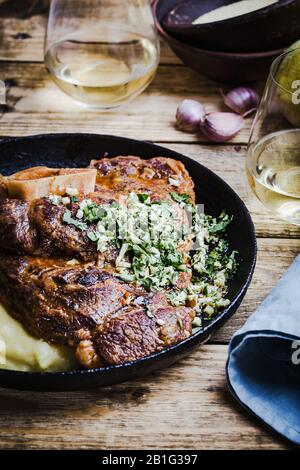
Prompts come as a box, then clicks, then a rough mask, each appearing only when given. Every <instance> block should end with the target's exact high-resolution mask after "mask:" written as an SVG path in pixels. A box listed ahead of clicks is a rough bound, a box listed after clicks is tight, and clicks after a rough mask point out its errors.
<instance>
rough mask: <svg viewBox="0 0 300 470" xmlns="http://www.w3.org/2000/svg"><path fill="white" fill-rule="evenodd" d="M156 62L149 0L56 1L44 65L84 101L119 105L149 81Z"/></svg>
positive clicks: (156, 49) (105, 106) (52, 10)
mask: <svg viewBox="0 0 300 470" xmlns="http://www.w3.org/2000/svg"><path fill="white" fill-rule="evenodd" d="M76 4H77V5H78V8H75V7H76ZM91 10H92V11H93V12H94V13H93V14H91ZM158 62H159V45H158V39H157V35H156V31H155V28H154V24H153V19H152V14H151V9H150V5H149V2H148V1H145V0H125V1H124V2H122V4H120V2H116V1H114V0H92V1H90V0H89V1H87V0H83V1H81V2H79V3H78V1H75V2H74V1H72V2H69V1H68V0H64V1H62V0H53V1H52V4H51V9H50V17H49V25H48V31H47V38H46V46H45V64H46V67H47V69H48V71H49V73H50V74H51V76H52V78H53V80H54V82H55V83H56V84H57V85H58V86H59V87H60V88H61V89H62V90H63V91H64V92H65V93H67V94H68V95H70V96H72V97H73V98H75V99H76V100H78V101H80V102H81V103H83V104H85V105H88V106H91V107H96V108H103V109H105V108H113V107H116V106H119V105H120V104H122V103H124V102H126V101H127V100H129V99H131V98H133V97H134V96H137V95H138V94H139V93H141V92H142V91H143V90H144V89H145V88H146V87H147V86H148V84H149V83H150V82H151V80H152V78H153V77H154V75H155V73H156V70H157V67H158Z"/></svg>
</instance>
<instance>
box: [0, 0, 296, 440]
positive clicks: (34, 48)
mask: <svg viewBox="0 0 300 470" xmlns="http://www.w3.org/2000/svg"><path fill="white" fill-rule="evenodd" d="M47 3H48V2H47V0H46V1H42V0H41V1H39V0H2V1H1V2H0V79H2V80H5V81H6V84H7V87H8V102H7V105H6V106H2V107H1V106H0V135H1V137H4V136H17V135H20V136H21V135H29V134H37V133H50V132H77V131H78V132H92V133H108V134H114V135H122V136H126V137H132V138H136V139H147V140H151V141H154V142H157V143H160V144H161V143H162V144H164V145H165V146H166V147H169V148H172V149H174V150H176V151H178V152H182V153H183V154H186V155H189V156H190V157H192V158H194V159H195V160H197V161H199V162H201V163H202V164H204V165H206V166H207V167H209V168H210V169H211V170H213V171H215V172H216V173H217V174H219V175H220V176H221V177H222V178H224V179H225V180H226V181H227V182H228V183H229V184H230V185H231V186H232V187H233V188H234V189H235V190H236V191H237V193H238V194H239V195H240V196H241V197H242V199H243V200H244V201H245V203H246V204H247V206H248V208H249V209H250V211H251V214H252V217H253V220H254V222H255V225H256V230H257V236H258V248H259V252H258V263H257V268H256V272H255V275H254V279H253V282H252V284H251V286H250V288H249V291H248V294H247V296H246V298H245V300H244V302H243V304H242V306H241V307H240V309H239V310H238V312H237V313H236V314H235V315H234V317H233V318H232V319H231V320H230V321H229V322H228V323H226V325H225V326H224V327H223V328H222V329H221V330H220V331H218V332H217V333H216V334H215V335H214V337H212V338H211V341H210V342H209V343H208V344H207V345H205V346H202V347H200V348H199V349H198V350H197V351H196V352H194V353H193V354H192V355H191V356H190V357H188V358H187V359H185V360H183V361H181V362H180V363H178V364H176V365H174V366H172V367H170V368H169V369H166V370H162V371H161V372H157V373H156V374H155V375H153V376H151V377H149V378H147V379H142V380H136V381H132V382H130V383H124V384H121V385H118V386H115V387H110V388H105V389H99V390H92V391H89V392H73V393H59V394H53V393H31V392H17V391H9V390H3V389H1V391H0V447H1V448H17V449H45V448H51V449H62V448H64V449H73V448H81V449H138V448H142V449H172V448H174V449H283V448H288V447H289V445H288V444H287V443H286V442H285V441H284V440H282V439H281V438H279V437H278V436H277V435H275V434H272V433H271V432H270V431H268V430H267V429H266V428H265V427H264V426H262V425H261V424H260V423H259V422H258V421H256V420H255V419H254V418H252V417H250V416H249V415H248V414H247V413H245V411H243V410H242V409H241V408H240V407H239V406H238V405H237V404H236V403H235V402H234V400H233V399H232V398H231V396H230V394H229V392H228V390H227V387H226V383H225V375H224V367H225V362H226V358H227V345H228V342H229V340H230V338H231V336H232V334H233V333H234V332H235V331H236V330H237V329H238V328H239V327H240V326H241V325H242V324H243V323H244V322H245V320H246V319H247V318H248V317H249V315H251V313H253V312H254V310H255V308H256V307H257V306H258V305H259V304H260V303H261V301H262V300H263V299H264V297H265V296H266V295H267V294H268V293H269V292H270V290H271V289H272V287H273V286H274V285H275V283H276V282H277V280H278V279H279V278H280V276H281V275H282V274H283V273H284V271H285V270H286V269H287V267H288V266H289V264H290V263H291V262H292V260H293V259H294V257H295V256H296V255H297V254H298V253H299V251H300V239H299V238H300V237H299V236H300V230H299V229H297V228H296V227H293V226H290V225H287V224H285V223H283V222H281V221H279V220H277V219H276V218H275V217H273V216H272V215H271V214H270V213H269V212H267V211H266V210H265V209H264V208H263V206H262V205H261V204H260V203H259V202H257V201H256V199H255V198H254V196H253V195H252V194H251V193H250V190H249V188H248V184H247V180H246V176H245V169H244V166H245V153H246V143H247V140H248V136H249V130H250V126H251V119H248V120H247V126H246V128H245V129H244V130H243V131H242V132H241V133H240V134H239V135H238V136H237V137H236V138H235V139H234V141H233V142H231V143H229V144H227V145H221V146H215V145H212V144H208V143H207V142H206V141H205V139H204V138H203V137H202V136H201V135H200V134H199V135H197V136H194V135H190V134H184V133H181V132H178V131H177V130H176V129H175V128H174V125H173V121H174V115H175V111H176V107H177V105H178V103H179V102H180V101H181V100H182V99H184V98H195V99H198V100H200V101H202V102H203V103H205V104H207V108H208V109H209V110H210V109H211V110H213V109H222V105H221V100H220V98H219V88H220V86H221V85H220V84H218V83H214V82H212V81H209V80H208V79H206V78H204V77H202V76H200V75H197V74H196V73H194V72H193V71H191V70H189V69H188V68H187V67H185V66H184V65H183V64H182V63H180V61H179V60H178V59H177V58H176V57H175V56H174V55H173V53H172V52H171V51H170V50H169V48H168V47H167V46H166V45H165V44H162V56H161V65H160V67H159V70H158V74H157V77H156V78H155V80H154V82H153V83H152V84H151V86H150V87H149V88H148V89H147V90H146V92H144V93H143V95H142V96H140V97H139V98H137V99H136V100H135V101H133V102H132V103H131V104H129V105H127V106H126V108H123V109H121V110H118V111H114V112H108V113H106V114H101V113H99V112H97V111H87V110H84V109H82V108H80V107H79V106H78V105H76V103H74V102H73V101H72V100H71V99H70V98H68V97H67V96H65V95H63V93H62V92H60V91H59V90H58V88H56V86H55V85H54V84H53V83H52V81H51V80H50V79H49V77H48V76H47V72H46V70H45V68H44V65H43V40H44V32H45V24H46V18H47ZM258 89H261V84H260V85H258Z"/></svg>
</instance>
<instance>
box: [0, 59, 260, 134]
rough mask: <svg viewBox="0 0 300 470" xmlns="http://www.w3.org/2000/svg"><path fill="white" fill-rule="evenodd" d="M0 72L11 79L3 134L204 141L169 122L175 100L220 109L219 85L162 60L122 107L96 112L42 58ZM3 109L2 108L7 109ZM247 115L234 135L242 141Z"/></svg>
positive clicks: (0, 118)
mask: <svg viewBox="0 0 300 470" xmlns="http://www.w3.org/2000/svg"><path fill="white" fill-rule="evenodd" d="M0 78H1V79H2V80H5V79H6V80H7V83H8V84H10V86H9V87H8V92H7V105H8V108H7V109H8V111H9V112H5V109H4V112H3V113H2V115H0V129H1V131H0V132H1V134H2V135H7V136H10V135H29V134H37V133H42V132H45V131H48V132H50V131H51V132H61V130H62V129H63V130H64V131H65V132H92V133H103V134H105V133H106V134H113V135H123V136H126V137H132V138H136V139H145V140H155V141H159V142H176V141H177V142H206V141H207V140H206V139H205V138H204V137H203V136H202V135H201V133H199V134H197V135H194V134H189V133H185V132H180V131H179V130H177V129H176V128H175V126H174V120H175V114H176V109H177V106H178V104H179V103H180V102H181V100H182V99H183V98H194V99H198V100H199V101H201V102H203V103H205V104H206V109H207V111H208V112H210V111H213V110H222V109H223V108H222V99H221V97H220V93H219V85H217V84H216V83H214V82H212V81H208V80H207V79H205V78H204V77H202V76H200V75H199V74H197V73H196V72H193V71H192V70H189V69H188V68H186V67H180V66H172V67H171V66H161V67H160V68H159V70H158V74H157V76H156V78H155V79H154V81H153V82H152V84H151V85H150V87H149V88H148V89H147V90H146V91H145V92H144V93H143V94H142V95H141V96H139V97H138V98H137V99H135V100H134V101H133V102H131V103H128V104H127V105H126V108H125V107H123V108H119V109H118V110H116V111H109V112H106V113H105V114H104V113H100V112H99V111H97V110H90V109H86V108H83V107H81V106H80V105H78V104H77V103H76V102H74V100H73V99H71V98H69V97H68V96H66V95H65V94H64V93H62V92H61V91H60V90H59V89H58V88H57V86H56V85H55V84H54V83H53V82H52V81H51V80H50V79H49V76H48V74H47V72H46V69H45V67H44V65H43V64H32V63H12V62H2V63H0ZM7 109H6V111H7ZM251 123H252V119H251V118H248V119H247V120H246V125H245V128H244V129H242V130H241V132H240V133H239V134H238V135H237V136H236V137H235V139H234V140H233V142H235V143H247V142H248V139H249V133H250V127H251Z"/></svg>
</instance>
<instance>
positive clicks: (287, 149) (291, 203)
mask: <svg viewBox="0 0 300 470" xmlns="http://www.w3.org/2000/svg"><path fill="white" fill-rule="evenodd" d="M247 173H248V177H249V181H250V185H251V187H252V189H253V191H254V193H255V194H256V196H257V197H258V199H259V200H260V201H261V202H262V203H263V204H264V205H265V206H267V207H268V208H269V209H270V210H272V211H273V212H275V213H276V214H277V215H278V216H279V217H280V218H282V219H284V220H286V221H288V222H290V223H292V224H296V225H300V129H292V130H287V131H281V132H276V133H273V134H270V135H268V136H266V137H264V138H263V139H262V140H260V141H259V142H258V143H257V144H256V145H254V146H252V147H250V149H249V155H248V159H247Z"/></svg>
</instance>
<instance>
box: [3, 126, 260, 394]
mask: <svg viewBox="0 0 300 470" xmlns="http://www.w3.org/2000/svg"><path fill="white" fill-rule="evenodd" d="M105 153H107V154H108V156H111V157H113V156H117V155H137V156H140V157H142V158H145V159H147V158H151V157H154V156H157V155H159V156H164V157H170V158H175V159H177V160H180V161H182V162H183V163H184V165H185V166H186V168H187V170H188V171H189V173H190V175H191V176H192V178H193V180H194V182H195V186H196V195H197V202H198V203H203V204H205V209H206V212H207V213H209V214H212V215H218V214H220V212H221V211H222V210H223V209H224V210H225V211H226V212H227V213H228V214H230V215H232V216H233V222H232V224H231V225H230V227H229V229H228V241H229V245H230V248H231V249H235V250H238V252H239V256H238V258H239V268H238V271H237V273H236V274H235V276H234V277H233V278H232V280H231V281H230V285H229V293H228V296H229V298H230V300H231V304H230V305H229V307H227V308H226V309H225V310H224V311H223V312H221V313H220V314H219V315H218V316H217V317H215V318H214V319H213V320H211V321H207V322H206V323H205V324H204V325H203V329H202V330H200V331H199V332H198V333H197V334H195V335H194V336H192V337H190V338H188V339H186V340H185V341H183V342H181V343H179V344H178V345H176V346H173V347H171V348H169V349H166V350H165V351H162V352H160V353H157V354H153V355H152V356H149V357H146V358H144V359H140V360H138V361H135V362H132V363H127V364H124V365H120V366H110V367H105V368H98V369H93V370H74V371H71V372H60V373H37V372H15V371H5V370H0V386H2V387H9V388H17V389H26V390H28V389H29V390H77V389H86V388H91V387H99V386H106V385H111V384H115V383H118V382H122V381H124V380H128V379H132V378H134V377H140V376H145V375H147V374H150V373H151V372H153V371H155V370H157V369H159V368H162V367H166V366H168V365H170V364H172V363H174V362H176V361H178V360H179V359H181V358H182V357H184V356H185V355H187V354H188V353H190V352H191V351H192V350H193V349H194V348H195V347H197V346H199V344H201V343H203V342H204V341H205V340H207V338H208V337H209V336H210V335H211V333H213V332H214V331H216V330H217V329H218V328H219V327H220V326H221V325H222V324H223V323H224V321H225V320H227V319H228V318H229V317H230V316H231V315H232V314H233V313H234V312H235V311H236V309H237V308H238V306H239V305H240V303H241V301H242V299H243V297H244V295H245V293H246V291H247V288H248V285H249V283H250V280H251V278H252V274H253V271H254V266H255V261H256V239H255V233H254V227H253V223H252V220H251V218H250V215H249V213H248V211H247V209H246V207H245V205H244V203H243V202H242V201H241V200H240V198H239V197H238V196H237V194H235V192H234V191H233V190H232V189H231V188H230V187H229V186H228V185H227V184H226V183H225V182H224V181H223V180H221V179H220V178H219V177H218V176H217V175H215V174H214V173H212V172H211V171H210V170H208V169H207V168H205V167H203V166H202V165H200V164H199V163H196V162H195V161H193V160H191V159H190V158H188V157H185V156H183V155H181V154H178V153H176V152H173V151H171V150H168V149H166V148H163V147H158V146H156V145H153V144H151V143H146V142H139V141H136V140H130V139H124V138H119V137H111V136H103V135H89V134H53V135H40V136H33V137H24V138H11V139H7V140H3V141H1V142H0V173H3V174H4V175H9V174H11V173H13V172H16V171H19V170H22V169H25V168H28V167H30V166H37V165H48V166H50V167H83V166H86V165H88V164H89V162H90V160H91V159H95V158H100V157H101V156H103V155H104V154H105Z"/></svg>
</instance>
